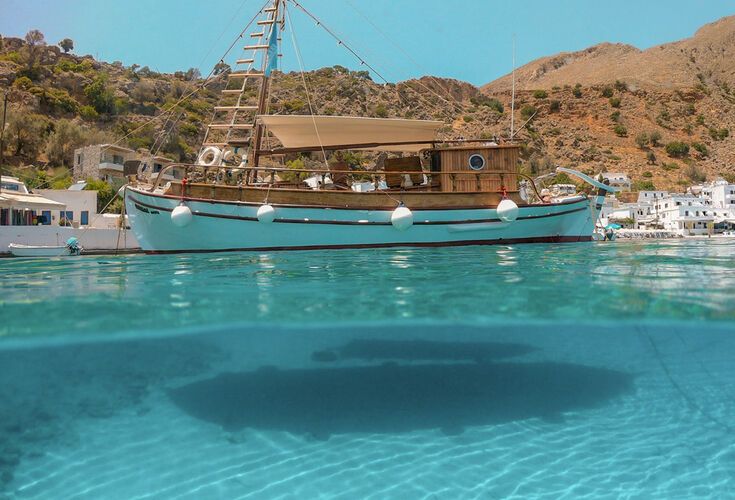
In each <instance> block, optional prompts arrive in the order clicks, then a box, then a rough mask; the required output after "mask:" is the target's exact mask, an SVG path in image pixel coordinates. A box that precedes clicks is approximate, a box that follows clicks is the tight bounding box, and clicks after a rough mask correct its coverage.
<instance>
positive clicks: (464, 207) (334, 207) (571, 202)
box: [133, 187, 589, 212]
mask: <svg viewBox="0 0 735 500" xmlns="http://www.w3.org/2000/svg"><path fill="white" fill-rule="evenodd" d="M235 189H236V188H235ZM247 189H254V188H252V187H250V188H247ZM255 189H258V190H259V191H261V193H267V191H268V189H267V188H255ZM244 190H245V189H242V191H244ZM133 191H134V188H133ZM238 191H240V190H238ZM278 191H291V192H296V193H303V192H304V190H303V189H291V190H285V189H284V190H273V189H272V190H270V192H271V193H275V192H278ZM343 193H352V192H343ZM140 194H141V195H143V196H151V197H154V198H164V199H169V200H179V201H193V202H198V203H209V204H214V203H221V204H224V205H241V206H260V205H262V204H263V202H248V201H242V199H240V200H214V199H211V198H199V197H196V196H183V197H182V196H181V195H172V194H156V193H150V192H146V191H141V192H140ZM355 194H356V195H365V194H367V193H355ZM389 194H391V195H394V194H398V195H400V194H401V193H396V192H389ZM442 194H449V195H452V196H462V195H474V194H477V193H442ZM264 199H265V198H264ZM389 201H392V200H390V199H389ZM585 201H589V199H588V198H584V199H581V200H565V201H562V202H557V203H547V204H529V203H518V202H516V204H517V205H518V207H519V208H526V207H549V208H551V207H558V206H565V205H574V204H576V203H582V202H585ZM273 205H274V206H279V207H284V208H309V209H316V208H325V209H330V210H368V211H380V210H393V209H394V208H395V207H396V206H397V204H395V203H394V204H392V205H390V206H388V205H380V206H378V205H374V206H364V207H349V206H342V205H305V204H301V203H274V204H273ZM410 208H411V210H412V211H414V212H421V211H449V210H481V209H495V208H497V204H496V205H456V206H455V205H437V206H433V207H410Z"/></svg>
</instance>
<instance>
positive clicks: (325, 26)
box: [288, 0, 388, 83]
mask: <svg viewBox="0 0 735 500" xmlns="http://www.w3.org/2000/svg"><path fill="white" fill-rule="evenodd" d="M288 1H290V2H291V3H292V4H294V5H295V6H296V7H298V8H299V9H301V10H302V11H303V12H304V14H306V15H307V16H309V17H310V18H312V19H313V20H314V22H315V23H316V25H317V26H320V27H321V28H322V29H323V30H324V31H326V32H327V33H329V35H330V36H331V37H332V38H334V39H335V40H337V43H338V44H339V45H341V46H343V47H344V48H345V49H347V50H348V51H349V52H350V53H351V54H352V55H353V56H355V58H356V59H357V60H358V61H360V64H362V65H363V66H367V67H368V68H370V70H371V71H372V72H373V73H375V75H376V76H377V77H378V78H380V79H381V80H383V82H384V83H388V80H386V79H385V78H384V77H383V75H381V74H380V73H379V72H378V70H376V69H375V68H374V67H372V66H371V65H370V64H368V63H367V62H365V60H364V59H363V58H362V57H360V55H359V54H358V53H357V52H355V51H354V50H352V48H351V47H350V46H349V45H347V44H346V43H345V42H343V41H342V40H341V39H340V38H339V37H338V36H337V35H336V34H335V33H334V31H332V30H331V29H329V27H327V25H325V24H324V23H323V22H322V21H321V20H320V19H319V18H318V17H316V16H315V15H314V14H312V13H311V12H309V11H308V10H306V9H305V8H304V6H303V5H301V4H300V3H299V2H298V1H297V0H288ZM289 19H290V18H289Z"/></svg>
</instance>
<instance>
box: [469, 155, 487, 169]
mask: <svg viewBox="0 0 735 500" xmlns="http://www.w3.org/2000/svg"><path fill="white" fill-rule="evenodd" d="M470 168H471V169H472V170H482V169H483V168H485V157H484V156H482V155H478V154H474V155H472V156H470Z"/></svg>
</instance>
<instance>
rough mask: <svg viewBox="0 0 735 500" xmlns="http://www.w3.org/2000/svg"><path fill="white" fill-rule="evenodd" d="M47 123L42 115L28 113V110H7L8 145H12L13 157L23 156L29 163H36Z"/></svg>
mask: <svg viewBox="0 0 735 500" xmlns="http://www.w3.org/2000/svg"><path fill="white" fill-rule="evenodd" d="M47 125H48V122H47V121H46V118H45V117H44V116H43V115H38V114H34V113H32V112H30V110H28V109H20V110H17V111H13V110H8V128H7V137H8V145H12V148H13V155H14V156H24V157H25V158H26V159H27V160H29V161H36V155H37V154H38V152H39V150H40V148H41V146H42V145H43V141H44V138H45V136H46V126H47Z"/></svg>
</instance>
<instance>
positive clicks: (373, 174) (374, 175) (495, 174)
mask: <svg viewBox="0 0 735 500" xmlns="http://www.w3.org/2000/svg"><path fill="white" fill-rule="evenodd" d="M177 168H178V169H182V168H183V169H184V179H189V178H190V174H191V171H192V170H203V171H204V172H205V175H206V173H207V172H208V171H209V172H211V171H236V172H238V173H241V172H244V173H245V177H244V181H245V182H244V185H248V186H251V185H256V184H263V183H265V184H275V183H276V181H275V176H276V174H278V173H289V174H308V175H312V176H313V175H321V177H322V184H324V182H325V180H326V176H327V175H334V174H347V175H354V176H365V177H370V178H371V179H372V182H374V183H375V184H376V186H377V185H378V182H379V181H380V177H385V175H425V176H426V177H427V180H428V185H432V181H433V177H434V176H439V177H445V178H450V179H452V180H454V179H456V178H457V177H458V176H462V177H463V178H468V177H469V178H474V179H475V180H476V182H477V185H478V186H479V185H480V180H481V179H483V178H484V179H487V178H488V177H490V178H494V179H497V180H498V181H499V189H498V192H501V191H503V186H504V177H506V176H508V177H510V176H518V177H523V178H525V179H528V180H530V181H531V184H532V185H533V187H534V190H535V191H536V192H537V193H538V191H537V190H536V186H535V184H533V179H531V178H530V177H528V176H526V175H523V174H519V173H516V172H508V171H477V172H475V171H469V170H449V171H446V170H442V171H438V172H437V171H431V170H405V171H394V170H391V171H387V170H366V169H350V170H330V169H306V168H288V167H240V166H230V165H211V166H207V165H194V164H185V163H175V164H171V165H167V166H166V167H164V168H163V169H162V170H161V171H160V172H158V176H157V177H156V180H155V182H154V183H153V186H152V187H151V189H150V191H151V192H153V191H155V190H156V189H158V188H159V186H160V184H161V179H162V178H163V176H164V175H165V174H166V173H167V172H168V171H170V170H173V169H177ZM258 172H265V173H269V174H270V179H269V180H267V181H263V182H251V181H250V178H251V177H252V175H251V174H255V176H256V177H257V173H258ZM214 184H215V185H217V184H218V183H217V180H216V179H215V181H214Z"/></svg>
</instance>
